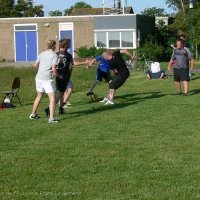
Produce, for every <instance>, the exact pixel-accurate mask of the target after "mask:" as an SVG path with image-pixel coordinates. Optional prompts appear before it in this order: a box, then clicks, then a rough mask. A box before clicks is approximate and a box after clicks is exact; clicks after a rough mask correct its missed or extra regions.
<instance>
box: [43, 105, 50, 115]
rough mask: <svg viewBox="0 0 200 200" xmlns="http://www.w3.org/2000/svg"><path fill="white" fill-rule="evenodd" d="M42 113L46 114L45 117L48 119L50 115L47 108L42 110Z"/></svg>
mask: <svg viewBox="0 0 200 200" xmlns="http://www.w3.org/2000/svg"><path fill="white" fill-rule="evenodd" d="M44 112H45V113H46V116H47V117H48V116H49V115H50V111H49V107H48V108H46V109H44Z"/></svg>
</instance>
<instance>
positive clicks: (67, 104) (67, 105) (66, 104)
mask: <svg viewBox="0 0 200 200" xmlns="http://www.w3.org/2000/svg"><path fill="white" fill-rule="evenodd" d="M71 105H72V104H71V103H69V101H67V102H66V103H65V105H64V106H63V108H70V106H71Z"/></svg>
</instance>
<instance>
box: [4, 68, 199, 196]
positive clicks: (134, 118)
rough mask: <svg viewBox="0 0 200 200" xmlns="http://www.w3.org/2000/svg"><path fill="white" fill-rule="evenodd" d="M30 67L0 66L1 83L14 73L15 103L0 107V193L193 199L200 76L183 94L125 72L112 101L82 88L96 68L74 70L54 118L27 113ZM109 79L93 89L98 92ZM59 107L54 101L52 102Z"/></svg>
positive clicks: (196, 181) (31, 91)
mask: <svg viewBox="0 0 200 200" xmlns="http://www.w3.org/2000/svg"><path fill="white" fill-rule="evenodd" d="M35 73H36V71H35V70H34V69H12V68H11V69H9V68H7V69H6V68H3V69H0V86H1V90H4V89H7V88H8V87H7V86H8V85H9V84H10V82H11V80H12V78H13V77H14V76H20V77H21V91H20V93H19V94H20V98H21V101H22V104H23V107H20V106H19V104H18V103H17V101H16V102H15V105H16V108H11V109H4V110H0V136H1V139H0V163H1V164H0V180H1V181H0V199H5V200H10V199H14V200H15V199H17V200H23V199H27V200H32V199H33V200H35V199H39V200H44V199H45V200H46V199H47V200H49V199H80V200H82V199H83V200H90V199H91V200H118V199H119V200H121V199H127V200H129V199H131V200H135V199H136V200H138V199H141V200H143V199H146V200H153V199H156V200H163V199H165V200H168V199H170V200H175V199H179V200H190V199H192V200H193V199H200V156H199V154H200V108H199V104H200V103H199V102H200V94H199V93H200V75H199V74H194V75H193V76H192V81H191V84H190V86H191V87H190V96H188V97H183V96H177V95H175V94H176V91H175V88H174V83H173V80H172V78H171V77H170V78H169V79H167V80H150V81H149V80H147V79H146V78H145V76H144V74H143V73H141V72H134V71H132V72H131V76H130V77H129V79H128V81H127V82H126V84H125V85H124V86H123V87H122V88H120V89H119V91H118V92H117V97H116V101H115V102H116V105H114V106H104V105H102V104H101V103H99V102H96V103H91V102H90V98H88V97H87V96H86V95H85V94H86V92H87V88H88V87H89V85H90V84H91V82H92V81H93V79H94V78H95V68H90V69H88V70H86V69H84V68H76V69H74V74H73V83H74V85H75V93H74V94H73V96H72V98H71V103H72V107H71V108H70V109H67V110H66V111H67V114H66V115H64V116H58V117H59V119H60V120H61V122H60V123H58V124H48V123H47V122H48V119H47V118H46V117H45V114H44V112H43V110H44V108H45V107H46V106H47V103H48V98H47V97H46V96H45V98H44V99H43V101H42V103H41V105H40V108H39V110H38V112H39V114H40V115H41V119H40V120H38V121H33V120H30V119H29V118H28V117H29V115H30V112H31V109H32V104H33V101H34V98H35V97H36V92H35V83H34V77H35ZM107 91H108V85H107V84H106V83H105V82H103V83H102V84H101V85H98V86H97V87H96V90H95V92H96V93H97V94H98V96H99V97H101V98H103V97H104V96H105V95H106V94H107ZM57 113H58V108H57Z"/></svg>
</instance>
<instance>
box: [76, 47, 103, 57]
mask: <svg viewBox="0 0 200 200" xmlns="http://www.w3.org/2000/svg"><path fill="white" fill-rule="evenodd" d="M106 50H107V49H105V48H96V47H95V46H92V47H87V46H82V47H80V48H78V49H76V51H75V52H76V54H77V56H78V57H79V58H95V57H97V56H98V55H101V54H102V53H103V52H104V51H106Z"/></svg>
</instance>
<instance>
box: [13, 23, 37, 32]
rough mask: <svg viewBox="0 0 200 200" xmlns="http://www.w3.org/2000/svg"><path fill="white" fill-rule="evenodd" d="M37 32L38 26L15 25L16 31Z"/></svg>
mask: <svg viewBox="0 0 200 200" xmlns="http://www.w3.org/2000/svg"><path fill="white" fill-rule="evenodd" d="M36 30H37V25H35V24H30V25H26V24H23V25H18V24H16V25H15V31H36Z"/></svg>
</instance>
